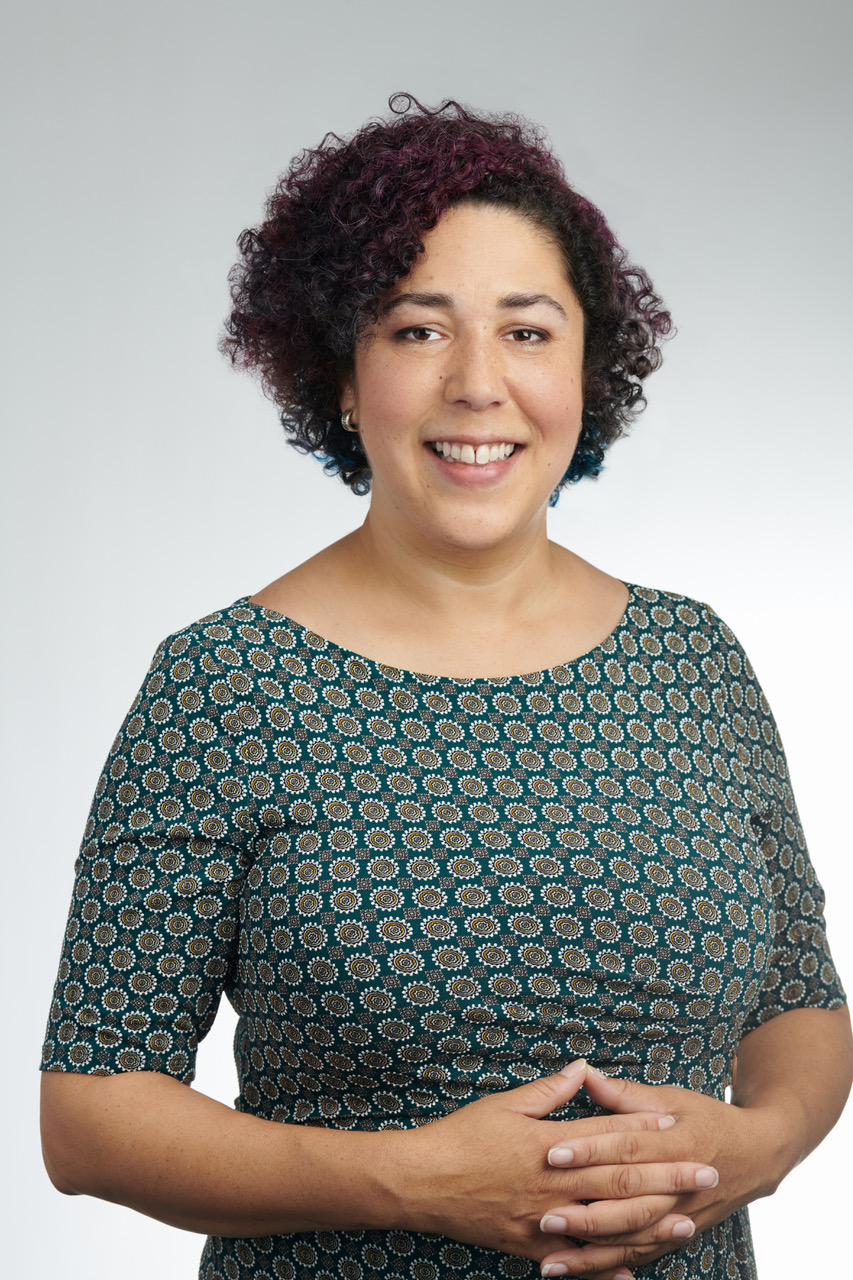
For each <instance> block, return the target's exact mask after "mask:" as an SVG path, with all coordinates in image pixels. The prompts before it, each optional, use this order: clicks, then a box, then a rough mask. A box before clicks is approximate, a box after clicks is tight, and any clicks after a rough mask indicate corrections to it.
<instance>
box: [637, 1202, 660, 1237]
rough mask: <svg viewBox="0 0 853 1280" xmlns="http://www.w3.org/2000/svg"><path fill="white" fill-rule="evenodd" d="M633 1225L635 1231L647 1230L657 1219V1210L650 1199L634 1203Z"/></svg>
mask: <svg viewBox="0 0 853 1280" xmlns="http://www.w3.org/2000/svg"><path fill="white" fill-rule="evenodd" d="M633 1218H634V1222H633V1227H634V1230H635V1231H645V1230H646V1229H647V1228H648V1227H650V1226H651V1225H652V1223H653V1222H654V1220H655V1210H654V1206H653V1204H652V1203H651V1202H650V1201H649V1200H637V1201H636V1203H635V1205H634V1213H633Z"/></svg>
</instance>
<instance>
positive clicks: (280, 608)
mask: <svg viewBox="0 0 853 1280" xmlns="http://www.w3.org/2000/svg"><path fill="white" fill-rule="evenodd" d="M356 575H357V561H356V557H355V552H354V548H353V547H352V545H351V535H348V536H347V537H345V538H341V540H340V541H339V542H333V543H332V544H331V545H330V546H328V547H324V548H323V550H322V551H318V552H317V554H316V555H315V556H311V558H310V559H308V560H304V561H303V562H302V564H299V565H297V566H296V567H295V568H294V569H290V570H289V571H288V572H287V573H284V574H282V576H281V577H280V578H276V579H275V580H274V581H273V582H270V583H269V584H268V585H267V586H266V587H263V588H262V589H261V590H260V591H256V592H255V593H254V595H252V596H251V602H252V604H257V605H261V606H263V608H265V609H275V611H276V612H277V613H282V614H284V615H285V617H288V618H291V619H292V620H293V621H294V622H298V623H300V624H301V625H302V626H305V627H309V628H311V629H312V630H314V631H318V632H320V634H322V635H328V634H329V633H330V632H332V633H334V627H335V624H336V623H337V621H338V619H339V618H340V616H341V614H342V613H343V614H346V612H347V610H348V601H349V598H350V595H351V593H352V591H353V586H354V579H355V577H356Z"/></svg>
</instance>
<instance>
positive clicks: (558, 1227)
mask: <svg viewBox="0 0 853 1280" xmlns="http://www.w3.org/2000/svg"><path fill="white" fill-rule="evenodd" d="M568 1225H569V1224H568V1222H567V1221H566V1219H565V1218H558V1217H557V1216H556V1215H555V1214H552V1213H546V1214H545V1217H544V1218H543V1219H542V1221H541V1222H540V1223H539V1229H540V1230H541V1231H557V1232H559V1234H560V1235H565V1234H566V1229H567V1227H568Z"/></svg>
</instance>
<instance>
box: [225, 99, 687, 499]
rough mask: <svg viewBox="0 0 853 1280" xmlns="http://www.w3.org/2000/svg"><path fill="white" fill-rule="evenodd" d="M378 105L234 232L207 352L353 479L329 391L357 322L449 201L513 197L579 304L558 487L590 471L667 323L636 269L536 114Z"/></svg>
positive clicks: (302, 157) (623, 423)
mask: <svg viewBox="0 0 853 1280" xmlns="http://www.w3.org/2000/svg"><path fill="white" fill-rule="evenodd" d="M389 107H390V109H391V113H392V114H391V117H390V118H389V119H377V120H371V121H369V122H368V123H367V124H366V125H364V126H363V128H361V129H359V131H358V132H357V133H355V134H353V136H352V137H350V138H345V139H342V138H339V137H338V136H337V135H336V134H333V133H329V134H327V135H326V136H325V138H324V139H323V140H322V142H321V143H320V145H319V146H318V147H316V148H315V149H313V150H306V151H303V152H301V153H300V154H299V155H298V156H296V158H295V159H294V160H293V162H292V163H291V165H290V168H289V169H288V171H287V173H285V174H284V175H283V176H282V178H281V179H280V180H279V182H278V185H277V186H276V188H275V190H274V191H273V193H272V195H271V196H270V198H269V200H268V202H267V206H266V220H265V221H264V222H263V223H262V224H261V225H260V226H258V227H252V228H249V229H248V230H246V231H244V232H243V233H242V235H241V236H240V237H239V240H238V242H237V243H238V245H239V248H240V253H241V260H240V261H239V262H238V263H237V265H236V266H235V267H234V268H233V269H232V272H231V275H230V277H229V279H230V282H231V297H232V302H233V310H232V311H231V314H230V316H229V318H228V320H227V322H226V332H225V335H224V336H223V338H222V342H221V349H222V351H223V352H224V353H225V354H227V355H228V356H229V357H230V359H231V361H232V362H233V363H234V364H238V365H240V366H242V367H244V368H248V369H252V370H253V371H255V372H256V373H258V374H259V375H260V378H261V381H262V384H263V387H264V390H265V391H266V393H267V394H268V395H269V396H270V398H271V399H272V400H274V401H275V403H276V404H277V405H278V407H279V410H280V413H281V422H282V425H283V427H284V428H285V431H286V433H287V435H288V437H289V439H290V443H291V444H293V445H294V446H295V447H296V448H297V449H300V450H302V451H303V452H305V453H314V454H316V455H318V456H319V457H320V458H321V459H322V460H323V462H324V464H325V469H326V471H328V472H330V473H332V474H338V475H340V476H341V478H342V479H343V480H344V482H345V483H346V484H348V485H350V486H351V487H352V488H353V489H354V491H355V492H356V493H366V492H367V491H368V490H369V488H370V468H369V465H368V462H367V459H366V458H365V455H364V453H363V452H362V451H361V448H360V445H359V442H358V437H357V436H354V435H351V434H348V433H347V432H345V431H344V430H343V428H342V426H341V423H340V408H339V403H338V392H339V388H340V386H341V385H342V383H343V382H344V381H345V380H346V379H347V378H348V377H349V376H350V374H351V373H352V371H353V361H354V352H355V347H356V343H357V342H358V340H359V336H360V335H361V334H362V333H363V331H364V330H365V328H367V327H368V326H369V325H370V324H372V323H373V322H374V321H375V320H376V318H377V314H378V309H379V306H380V303H381V301H382V298H383V297H384V295H385V294H386V292H387V290H388V289H390V288H391V286H392V285H394V284H395V283H396V281H398V280H400V279H401V278H402V277H403V276H405V275H407V274H408V273H409V271H410V270H411V269H412V267H413V265H414V263H415V260H416V258H417V255H418V254H419V253H422V252H423V236H424V235H425V234H426V232H428V231H430V230H431V229H432V228H433V227H434V226H435V225H436V224H437V223H438V221H439V219H440V218H441V217H442V215H443V214H444V213H446V212H447V210H448V209H449V208H450V207H451V206H453V205H456V204H460V203H462V202H468V201H470V202H477V203H488V204H496V205H499V206H502V207H504V208H508V209H513V210H516V211H517V212H518V213H520V214H523V215H525V216H526V217H529V218H530V219H531V220H532V221H533V222H535V223H537V224H538V225H539V226H541V227H542V228H544V229H545V230H546V231H548V232H549V233H550V234H551V236H552V237H553V239H554V241H555V243H556V244H557V246H558V247H559V248H560V250H561V252H562V254H563V257H564V259H565V263H566V271H567V275H568V279H569V282H570V283H571V285H572V288H573V289H574V291H575V293H576V295H577V298H578V301H579V302H580V305H581V308H582V310H583V314H584V413H583V423H582V430H581V435H580V439H579V441H578V446H577V449H576V451H575V454H574V457H573V458H572V461H571V464H570V466H569V469H568V471H567V472H566V475H565V476H564V477H563V480H562V481H561V484H560V486H558V488H560V487H562V485H564V484H566V483H568V482H572V481H575V480H579V479H580V478H581V477H582V476H585V475H586V476H594V475H597V474H598V472H599V471H600V470H601V468H602V465H603V460H604V451H605V449H606V448H607V446H608V445H609V444H611V443H612V441H613V440H615V439H617V438H618V437H619V436H620V435H622V434H623V433H624V431H625V429H626V427H627V426H628V424H629V423H630V422H631V421H632V420H633V419H634V418H635V417H636V415H637V414H638V413H639V412H640V411H641V410H642V409H643V408H644V407H645V403H646V401H645V396H644V395H643V392H642V386H641V384H642V382H643V380H644V379H645V378H646V377H648V375H649V374H650V373H652V372H653V370H655V369H657V368H658V366H659V364H660V362H661V352H660V343H661V341H662V340H663V339H664V338H665V337H666V336H667V335H668V334H669V332H670V330H671V328H672V324H671V320H670V316H669V313H668V312H667V311H666V310H665V309H664V307H663V304H662V302H661V300H660V298H659V297H658V296H657V294H656V293H655V292H654V290H653V288H652V285H651V282H650V280H649V277H648V276H647V275H646V273H645V272H644V271H643V270H641V269H640V268H639V267H636V266H634V265H632V264H631V263H630V262H628V260H627V257H626V254H625V252H624V250H623V249H621V248H620V246H619V244H618V243H617V241H616V238H615V236H614V235H613V233H612V231H611V230H610V228H609V227H608V225H607V223H606V221H605V219H604V217H603V216H602V214H601V213H600V212H599V210H598V209H597V208H596V207H595V206H594V205H593V204H591V203H590V202H589V201H588V200H585V199H584V198H583V196H581V195H579V194H578V193H577V192H576V191H574V190H573V188H572V187H570V186H569V184H568V182H567V181H566V178H565V175H564V173H563V169H562V166H561V165H560V163H559V161H558V160H557V159H556V157H555V156H554V155H553V154H552V153H551V151H549V149H548V148H547V146H546V144H545V141H544V134H543V132H542V130H541V129H539V128H538V127H536V126H534V125H531V124H530V123H529V122H527V121H525V120H523V119H521V118H520V117H517V116H514V115H505V116H482V115H479V116H478V115H474V114H472V112H470V111H469V110H468V109H467V108H466V107H464V106H461V105H460V104H459V103H458V102H453V101H447V102H444V103H443V104H442V105H441V106H440V107H438V108H436V109H435V110H431V109H430V108H428V107H424V106H422V105H421V104H420V103H419V102H418V101H417V100H416V99H414V98H412V97H411V96H410V95H408V94H395V95H394V96H393V97H392V98H391V99H390V101H389ZM556 492H557V491H555V495H554V500H556Z"/></svg>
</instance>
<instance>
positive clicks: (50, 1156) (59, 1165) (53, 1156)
mask: <svg viewBox="0 0 853 1280" xmlns="http://www.w3.org/2000/svg"><path fill="white" fill-rule="evenodd" d="M41 1154H42V1159H43V1161H44V1167H45V1169H46V1171H47V1176H48V1177H49V1178H50V1181H51V1182H52V1184H53V1186H54V1187H55V1188H56V1190H57V1191H59V1192H61V1194H62V1195H64V1196H79V1195H80V1194H81V1193H80V1191H78V1190H77V1188H76V1187H75V1186H74V1182H73V1176H72V1174H71V1172H70V1170H68V1169H67V1168H66V1166H65V1164H64V1163H63V1161H62V1160H61V1158H60V1157H59V1156H58V1155H57V1152H56V1151H55V1150H54V1148H53V1147H52V1145H51V1144H50V1142H49V1140H48V1139H47V1138H46V1137H45V1136H44V1134H42V1142H41Z"/></svg>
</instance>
